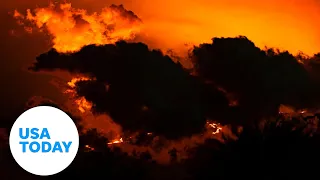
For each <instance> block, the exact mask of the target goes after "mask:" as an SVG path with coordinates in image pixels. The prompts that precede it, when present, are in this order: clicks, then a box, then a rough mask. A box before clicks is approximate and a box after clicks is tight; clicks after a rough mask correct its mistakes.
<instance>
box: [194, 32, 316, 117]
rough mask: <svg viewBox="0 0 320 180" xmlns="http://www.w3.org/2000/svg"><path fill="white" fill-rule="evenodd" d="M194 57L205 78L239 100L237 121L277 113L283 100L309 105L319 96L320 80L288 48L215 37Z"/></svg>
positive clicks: (243, 38)
mask: <svg viewBox="0 0 320 180" xmlns="http://www.w3.org/2000/svg"><path fill="white" fill-rule="evenodd" d="M192 58H193V61H194V64H195V66H196V72H197V74H198V75H199V76H200V77H201V78H203V79H204V80H206V81H209V82H213V83H214V85H215V86H217V85H218V86H220V87H222V88H223V89H224V90H225V91H227V92H228V93H232V94H233V95H234V96H235V98H236V99H237V100H238V103H239V112H240V113H239V114H238V116H237V117H235V119H233V121H235V120H241V119H243V120H244V119H245V121H247V122H248V123H252V122H253V121H256V120H259V119H261V118H262V117H266V118H267V117H270V116H275V115H276V114H277V113H278V109H279V105H280V104H287V105H292V106H294V107H297V108H307V107H312V106H314V105H315V103H316V101H317V100H319V99H318V95H317V93H316V92H317V90H316V89H319V88H318V87H316V83H317V82H316V81H314V78H313V77H312V75H311V73H310V72H308V70H307V68H306V66H305V65H304V64H303V62H299V59H297V57H295V56H293V55H292V54H290V53H289V52H287V51H283V52H280V51H278V50H274V49H265V50H261V49H260V48H258V47H256V46H255V45H254V43H253V42H252V41H250V40H248V39H247V38H246V37H242V36H240V37H238V38H213V39H212V43H211V44H201V45H199V46H198V47H195V48H194V50H193V52H192ZM318 82H319V81H318Z"/></svg>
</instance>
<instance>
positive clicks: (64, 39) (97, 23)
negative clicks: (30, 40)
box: [13, 3, 140, 52]
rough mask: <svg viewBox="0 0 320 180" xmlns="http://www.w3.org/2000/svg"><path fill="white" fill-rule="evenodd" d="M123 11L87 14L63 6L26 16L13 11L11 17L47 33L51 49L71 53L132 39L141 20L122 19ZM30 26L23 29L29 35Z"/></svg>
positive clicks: (53, 5)
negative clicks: (51, 45) (84, 48)
mask: <svg viewBox="0 0 320 180" xmlns="http://www.w3.org/2000/svg"><path fill="white" fill-rule="evenodd" d="M122 10H123V9H121V8H118V9H117V8H114V7H108V8H103V9H102V10H101V12H99V13H98V12H95V13H92V14H90V13H88V12H87V11H86V10H85V9H76V8H73V7H72V6H71V4H70V3H63V4H59V5H55V4H50V6H49V7H46V8H37V9H35V10H30V9H28V10H27V14H26V15H23V14H22V13H20V12H18V11H15V12H14V14H13V16H14V17H15V18H16V19H18V20H19V22H20V24H25V23H29V24H30V23H31V24H32V25H33V26H35V27H37V29H38V30H40V31H46V32H48V33H49V35H51V36H52V37H53V39H52V43H53V48H55V49H56V50H57V51H58V52H74V51H78V50H80V48H81V47H83V46H85V45H89V44H96V45H102V44H109V43H114V42H116V41H118V40H120V39H123V40H129V39H132V38H134V36H135V34H136V33H137V32H139V30H140V26H139V25H140V20H139V19H137V18H135V17H129V15H127V16H124V15H123V12H122ZM33 26H27V25H25V26H24V27H25V30H26V31H27V32H30V33H32V30H33V29H32V28H33Z"/></svg>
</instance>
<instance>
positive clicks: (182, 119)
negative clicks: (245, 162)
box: [14, 4, 320, 160]
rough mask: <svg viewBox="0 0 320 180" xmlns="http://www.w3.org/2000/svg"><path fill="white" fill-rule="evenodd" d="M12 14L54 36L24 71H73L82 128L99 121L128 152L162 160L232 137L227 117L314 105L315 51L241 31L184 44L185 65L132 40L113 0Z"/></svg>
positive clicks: (235, 121) (246, 120)
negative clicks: (305, 53) (281, 46)
mask: <svg viewBox="0 0 320 180" xmlns="http://www.w3.org/2000/svg"><path fill="white" fill-rule="evenodd" d="M14 17H15V18H16V19H17V20H18V21H19V23H20V24H22V25H23V26H24V27H25V30H26V31H28V32H32V31H33V30H34V29H35V28H36V29H38V30H40V31H43V32H46V33H48V34H49V35H50V37H52V44H53V48H52V49H51V50H49V51H48V52H46V53H43V54H41V55H39V56H38V57H37V58H36V62H35V63H34V64H33V65H32V66H31V67H30V69H29V70H31V71H33V72H39V71H54V70H62V71H66V72H68V73H71V74H73V75H74V77H73V78H72V79H71V80H70V79H67V80H66V81H68V82H66V83H65V84H64V85H65V88H64V89H63V92H64V93H66V94H68V95H70V97H71V98H72V100H73V103H74V104H75V105H76V106H77V108H76V109H77V111H78V113H80V116H81V118H82V119H85V122H86V125H85V128H87V129H90V128H97V129H98V130H99V131H102V132H103V133H104V134H106V136H107V137H108V138H109V142H106V143H107V144H108V145H117V144H121V148H122V149H123V150H125V151H127V152H129V153H132V154H133V155H134V154H135V153H133V152H135V151H136V150H138V151H148V152H149V153H150V154H152V156H153V157H154V158H156V159H157V157H158V159H160V160H163V159H168V158H167V157H168V150H173V149H174V150H175V151H177V152H179V153H180V154H181V156H184V152H185V151H186V150H185V149H188V148H190V147H194V146H196V145H197V144H201V143H204V141H205V140H206V139H208V138H216V139H219V140H221V141H224V140H225V138H226V137H225V136H226V135H227V136H228V137H229V138H231V139H236V136H235V135H234V132H235V131H233V129H230V128H229V126H227V125H225V124H232V126H233V127H237V126H242V125H245V126H248V125H250V124H255V123H257V122H259V121H260V120H261V119H263V118H269V117H273V116H276V115H278V112H279V107H280V104H286V105H290V106H294V107H297V108H301V107H306V108H309V107H312V106H316V105H318V104H317V102H318V100H319V95H317V94H318V93H317V92H318V90H319V88H320V87H319V85H318V84H319V83H318V82H319V81H318V80H319V77H320V76H318V73H316V72H315V70H314V69H315V68H316V67H317V66H316V65H315V64H316V63H315V62H317V61H318V59H319V58H318V59H317V58H316V57H317V56H314V57H311V58H309V57H307V59H308V60H301V59H298V58H297V57H296V56H293V55H292V54H290V53H289V52H287V51H277V50H275V49H260V48H259V47H257V46H256V45H255V44H254V43H253V42H252V41H250V40H249V39H248V38H246V37H244V36H239V37H235V38H213V39H212V42H211V43H204V44H200V45H197V46H194V48H193V50H192V51H191V52H190V54H189V59H190V60H191V61H192V63H193V64H194V69H193V72H192V73H191V72H190V71H189V70H186V69H185V68H184V67H183V66H182V65H181V64H180V63H177V62H175V61H174V60H173V58H172V57H170V56H168V55H166V54H164V53H163V52H162V51H160V50H153V49H151V48H150V47H149V46H148V45H147V44H145V43H142V42H134V40H135V39H134V38H135V35H137V34H139V30H140V28H141V23H142V21H141V20H140V19H139V18H138V17H137V16H136V15H135V14H134V13H133V12H131V11H128V10H126V9H124V7H123V6H121V5H120V6H115V5H112V6H110V7H108V8H105V9H103V10H102V12H101V13H93V14H89V13H87V12H86V11H85V10H82V9H75V8H72V7H71V4H60V5H59V6H56V5H50V6H49V7H47V8H38V9H36V10H34V11H31V10H28V11H27V15H22V14H21V13H19V12H18V11H15V13H14ZM189 59H188V60H189ZM311 62H313V64H312V63H311ZM310 72H312V73H310ZM102 122H104V123H105V124H104V125H103V126H104V127H107V128H103V127H102V125H101V123H102ZM217 122H220V123H221V124H220V123H217ZM111 131H112V133H110V132H111ZM85 147H86V148H88V149H89V150H94V147H93V146H92V145H90V144H88V145H87V146H85ZM164 155H166V157H165V158H164V157H163V156H164Z"/></svg>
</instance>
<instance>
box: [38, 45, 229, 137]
mask: <svg viewBox="0 0 320 180" xmlns="http://www.w3.org/2000/svg"><path fill="white" fill-rule="evenodd" d="M55 69H62V70H66V71H70V72H76V73H83V74H87V75H89V76H92V77H95V79H96V80H92V81H82V82H79V83H78V84H77V92H78V94H79V95H80V96H84V97H86V99H87V100H89V101H91V102H93V104H94V107H93V110H94V111H96V112H98V113H108V114H109V115H110V116H111V117H112V118H113V119H114V120H115V121H116V122H117V123H120V124H121V125H122V126H123V128H124V129H125V130H142V129H143V130H145V131H152V132H155V133H158V134H163V135H165V136H167V137H168V138H176V137H178V136H185V135H191V134H192V133H197V132H200V130H202V128H203V127H204V124H205V120H206V118H205V111H206V109H205V108H203V107H202V105H203V104H204V102H202V97H201V96H204V94H203V93H207V94H208V93H209V92H210V94H214V93H215V95H213V96H212V97H210V96H205V97H206V98H209V99H210V100H215V101H219V102H218V104H219V106H223V104H224V105H225V106H224V108H228V101H227V99H226V98H225V97H224V96H223V93H221V92H219V91H217V90H215V91H210V90H209V89H207V90H206V89H205V88H202V87H201V84H200V83H199V82H198V81H197V80H196V78H195V77H193V76H191V75H190V74H189V72H187V71H185V70H184V69H183V68H182V66H181V65H180V64H176V63H174V62H173V61H172V59H170V58H169V57H168V56H165V55H163V54H162V53H161V52H160V51H156V50H149V49H148V47H147V46H146V45H145V44H142V43H126V42H124V41H120V42H117V43H116V44H115V45H111V44H109V45H104V46H94V45H90V46H86V47H84V48H83V49H82V50H81V51H79V52H76V53H73V54H59V53H57V52H56V51H55V50H54V49H53V50H51V51H50V52H48V53H45V54H42V55H40V56H39V57H38V58H37V62H36V63H35V64H34V66H33V67H32V70H34V71H38V70H55ZM209 99H208V100H209ZM205 100H207V99H205ZM210 103H212V102H210ZM212 106H214V105H212ZM222 109H223V108H220V109H218V110H222Z"/></svg>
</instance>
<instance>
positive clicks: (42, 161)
mask: <svg viewBox="0 0 320 180" xmlns="http://www.w3.org/2000/svg"><path fill="white" fill-rule="evenodd" d="M9 145H10V150H11V153H12V156H13V158H14V159H15V161H16V162H17V163H18V164H19V165H20V166H21V167H22V168H23V169H24V170H26V171H28V172H29V173H32V174H35V175H40V176H49V175H54V174H57V173H59V172H61V171H63V170H64V169H66V168H67V167H68V166H69V165H70V164H71V162H72V161H73V160H74V158H75V157H76V154H77V152H78V148H79V134H78V130H77V127H76V125H75V124H74V122H73V121H72V119H71V118H70V117H69V116H68V115H67V114H66V113H65V112H63V111H61V110H60V109H57V108H54V107H50V106H38V107H34V108H31V109H29V110H27V111H25V112H24V113H23V114H21V115H20V116H19V117H18V119H17V120H16V121H15V123H14V124H13V126H12V128H11V132H10V137H9Z"/></svg>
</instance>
